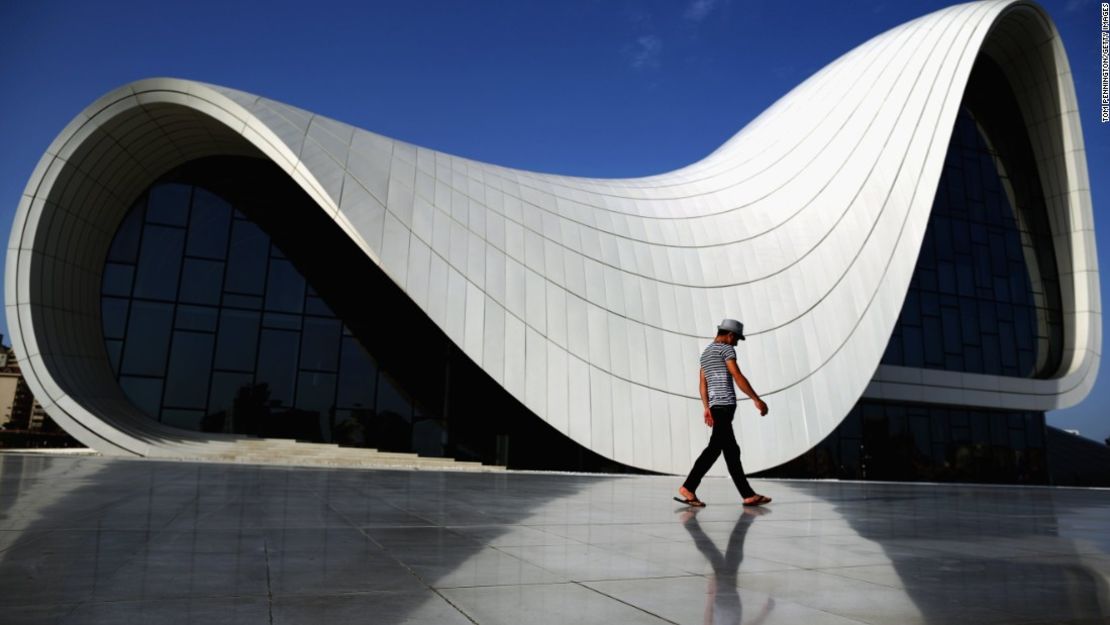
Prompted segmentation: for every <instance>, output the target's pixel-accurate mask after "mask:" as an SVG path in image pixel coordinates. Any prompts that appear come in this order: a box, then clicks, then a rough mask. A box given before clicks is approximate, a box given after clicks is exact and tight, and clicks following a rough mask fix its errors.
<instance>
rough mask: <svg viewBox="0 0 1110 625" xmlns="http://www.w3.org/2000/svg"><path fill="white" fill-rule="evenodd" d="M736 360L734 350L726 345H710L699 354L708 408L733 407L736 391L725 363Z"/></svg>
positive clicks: (714, 343) (713, 343) (715, 343)
mask: <svg viewBox="0 0 1110 625" xmlns="http://www.w3.org/2000/svg"><path fill="white" fill-rule="evenodd" d="M729 360H736V348H735V347H733V346H731V345H729V344H728V343H717V342H716V341H714V342H712V343H710V344H709V345H708V346H707V347H706V348H705V351H703V352H702V353H701V370H702V371H703V372H704V373H705V383H706V385H707V386H708V387H709V405H710V406H735V405H736V391H735V390H733V388H732V374H730V373H729V372H728V365H727V364H725V363H726V361H729Z"/></svg>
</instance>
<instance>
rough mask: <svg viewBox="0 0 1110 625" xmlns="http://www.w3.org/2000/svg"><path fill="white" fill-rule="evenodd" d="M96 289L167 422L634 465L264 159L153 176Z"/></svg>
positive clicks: (519, 461) (156, 415) (493, 455)
mask: <svg viewBox="0 0 1110 625" xmlns="http://www.w3.org/2000/svg"><path fill="white" fill-rule="evenodd" d="M101 302H102V313H103V329H104V337H105V347H106V349H107V352H108V357H109V360H110V362H111V365H112V368H113V371H114V372H115V374H116V377H117V379H118V381H119V383H120V386H121V388H122V389H123V391H124V393H125V394H126V395H127V396H128V397H129V398H130V399H131V401H132V402H133V403H134V404H135V405H136V406H138V407H139V408H140V409H141V410H143V411H144V412H146V414H148V415H150V417H151V418H153V419H157V420H159V421H161V422H163V423H165V424H167V425H171V426H174V427H178V428H183V429H189V430H200V431H209V432H226V433H238V434H247V435H257V436H265V437H277V438H296V439H298V440H305V441H313V442H330V443H337V444H341V445H347V446H361V447H372V448H376V449H381V450H386V451H402V452H416V453H419V454H422V455H426V456H446V457H454V458H458V459H463V460H478V461H482V462H487V463H496V464H503V465H508V466H511V467H514V468H541V469H542V468H549V469H586V470H607V471H625V470H627V468H626V467H623V466H621V465H619V464H617V463H613V462H611V461H608V460H606V459H604V458H601V457H600V456H598V455H596V454H594V453H592V452H590V451H589V450H586V449H585V448H582V447H581V446H579V445H577V444H576V443H574V442H572V441H570V440H569V439H567V438H566V437H565V436H563V435H561V434H559V433H558V432H556V431H555V430H554V429H553V428H551V427H550V426H548V425H547V424H546V423H544V422H543V421H542V420H540V419H539V418H538V417H536V416H535V415H533V414H532V413H531V412H529V411H528V410H527V409H526V408H524V406H522V405H521V404H520V403H519V402H517V401H516V400H515V399H513V398H512V397H511V396H509V395H508V394H507V393H506V392H505V391H504V390H503V389H501V388H500V386H499V385H497V383H496V382H494V381H493V380H492V379H491V378H489V376H488V375H486V374H485V373H484V372H483V371H481V369H480V368H478V367H477V366H476V365H474V364H473V363H472V362H471V361H470V360H469V359H468V358H466V356H465V355H463V354H461V353H460V352H459V351H458V350H457V349H456V348H454V347H453V345H452V343H451V341H450V340H449V339H447V337H446V336H444V335H443V333H442V332H441V331H440V330H439V328H438V327H436V326H435V324H434V323H432V321H431V320H430V319H428V318H427V316H426V315H425V314H424V313H423V312H422V311H420V310H419V309H418V308H417V307H416V305H415V304H413V303H412V301H411V300H409V298H408V297H406V296H405V295H404V294H403V293H402V292H401V291H400V289H399V288H398V287H397V286H396V285H394V284H393V283H392V282H391V281H390V280H389V279H388V278H387V277H386V276H385V275H384V274H383V273H382V272H381V271H380V270H379V269H378V268H377V267H376V266H375V265H374V264H373V263H372V261H370V260H369V259H368V258H367V257H366V255H365V254H363V253H362V251H361V250H359V249H358V248H357V247H356V246H355V245H354V243H352V242H351V241H350V240H349V239H348V238H347V237H346V236H345V235H343V234H342V233H341V232H339V231H338V229H337V228H336V227H335V224H334V223H333V222H332V221H331V220H330V219H329V218H328V217H327V216H326V215H325V214H324V213H323V211H321V210H320V209H319V207H318V206H316V204H315V203H314V202H313V201H312V200H311V199H310V198H308V197H307V196H306V195H305V194H304V192H303V191H302V190H301V189H300V188H298V187H297V186H296V185H295V183H293V182H292V180H290V179H289V177H288V176H287V175H285V174H284V173H283V172H281V171H280V170H279V169H278V168H277V167H276V166H274V165H273V164H272V163H268V162H265V161H261V160H257V159H247V158H231V157H220V158H209V159H202V160H200V161H195V162H192V163H189V164H187V165H185V166H183V167H181V168H179V169H178V170H176V171H174V172H171V173H170V174H168V175H166V176H165V177H163V178H162V179H160V180H159V181H158V182H157V183H155V184H154V185H152V186H151V187H150V188H149V189H148V190H147V191H146V192H145V193H144V194H143V195H142V196H141V197H139V198H138V199H137V200H136V202H135V204H134V206H133V207H132V209H131V210H130V212H129V213H128V214H127V216H126V217H125V219H124V221H123V223H122V224H121V225H120V227H119V230H118V232H117V234H116V236H115V239H114V240H113V242H112V245H111V248H110V250H109V254H108V258H107V259H106V263H105V267H104V274H103V280H102V297H101Z"/></svg>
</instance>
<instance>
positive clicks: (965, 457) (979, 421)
mask: <svg viewBox="0 0 1110 625" xmlns="http://www.w3.org/2000/svg"><path fill="white" fill-rule="evenodd" d="M1044 429H1045V423H1044V413H1041V412H1029V411H1004V410H979V409H969V408H960V407H950V406H931V405H927V404H898V403H892V402H881V401H873V400H861V401H860V402H859V403H857V404H856V406H855V408H853V409H852V411H851V412H850V413H848V416H846V417H845V418H844V421H843V422H841V424H840V426H838V427H837V429H836V430H834V431H833V433H832V434H830V435H829V436H828V437H827V438H826V439H825V440H824V441H822V442H821V443H820V444H818V445H817V446H816V447H814V448H813V449H811V450H809V451H808V452H806V453H805V454H803V455H802V456H801V457H799V458H797V459H795V460H793V461H791V462H789V463H787V464H785V465H783V466H781V467H777V468H775V469H771V470H770V471H766V472H764V473H763V474H762V475H765V476H772V477H798V478H840V479H853V480H899V481H914V480H928V481H937V482H989V483H1015V482H1016V483H1024V484H1045V483H1047V482H1048V467H1047V459H1046V456H1045V444H1044Z"/></svg>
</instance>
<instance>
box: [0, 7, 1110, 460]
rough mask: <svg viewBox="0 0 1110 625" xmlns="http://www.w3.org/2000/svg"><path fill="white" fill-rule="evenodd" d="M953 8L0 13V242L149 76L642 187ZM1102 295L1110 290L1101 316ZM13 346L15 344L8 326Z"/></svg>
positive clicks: (1070, 40)
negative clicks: (59, 153)
mask: <svg viewBox="0 0 1110 625" xmlns="http://www.w3.org/2000/svg"><path fill="white" fill-rule="evenodd" d="M948 4H950V3H947V2H935V1H925V0H914V1H905V2H869V1H861V0H847V1H845V2H840V3H836V4H835V7H836V10H833V6H834V5H832V4H830V3H827V2H816V1H794V2H775V3H766V2H755V1H754V0H731V1H729V0H692V1H682V2H679V1H677V0H655V1H644V2H633V1H630V0H628V1H625V0H593V1H586V0H583V1H575V0H571V1H562V2H555V1H551V2H519V1H505V2H496V1H482V2H457V1H454V0H426V1H420V2H396V3H393V2H390V3H386V2H373V1H371V2H365V3H356V2H335V1H333V0H316V1H314V2H211V1H208V0H197V1H194V2H188V3H185V2H177V1H170V2H150V1H149V0H142V1H112V0H106V1H105V2H100V3H78V2H74V1H68V2H67V1H59V0H42V1H39V2H0V96H2V97H0V137H3V138H4V144H3V149H2V150H0V237H2V238H3V240H4V241H5V242H6V241H7V240H8V236H9V232H10V228H11V222H12V218H13V216H14V212H15V208H16V205H17V204H18V201H19V197H20V195H21V193H22V192H23V187H24V185H25V184H26V182H27V178H28V176H29V175H30V174H31V171H32V170H33V169H34V167H35V165H36V163H37V162H38V159H39V157H40V156H41V155H42V153H43V151H44V150H45V149H46V148H47V146H48V145H49V144H50V142H51V141H52V140H53V138H54V136H55V135H56V134H57V133H58V132H59V131H60V130H61V129H62V128H63V127H64V126H65V125H66V124H67V123H68V122H69V120H70V119H71V118H72V117H73V116H74V115H76V114H77V113H78V112H80V111H81V110H82V109H83V108H84V107H85V106H87V105H88V104H89V103H91V102H92V101H93V100H95V99H96V98H97V97H99V96H100V95H103V94H104V93H106V92H108V91H109V90H111V89H113V88H115V87H117V86H119V85H122V84H125V83H128V82H131V81H133V80H138V79H140V78H149V77H154V76H173V77H179V78H188V79H193V80H199V81H204V82H210V83H215V84H220V85H225V86H228V87H233V88H236V89H241V90H243V91H247V92H250V93H255V94H259V95H263V96H266V97H269V98H273V99H275V100H278V101H280V102H284V103H287V104H292V105H294V106H298V107H301V108H304V109H307V110H309V111H312V112H314V113H318V114H321V115H325V116H328V117H332V118H334V119H337V120H339V121H342V122H345V123H348V124H352V125H354V126H358V127H360V128H365V129H367V130H371V131H374V132H378V133H381V134H384V135H387V136H390V137H393V138H396V139H401V140H404V141H408V142H410V143H414V144H417V145H421V146H425V147H428V148H432V149H435V150H440V151H443V152H448V153H452V154H457V155H460V156H465V157H468V158H474V159H477V160H481V161H485V162H490V163H496V164H499V165H506V166H509V167H516V168H521V169H529V170H535V171H542V172H551V173H559V174H569V175H581V176H590V177H629V176H642V175H647V174H654V173H660V172H665V171H669V170H671V169H675V168H677V167H680V166H683V165H687V164H689V163H692V162H694V161H696V160H698V159H700V158H702V157H703V156H705V155H707V154H708V153H710V152H712V151H713V150H714V149H715V148H716V147H718V146H719V145H720V144H722V143H724V142H725V141H726V140H727V139H728V138H729V137H731V136H732V135H734V134H735V133H736V132H738V131H739V130H740V129H741V128H742V127H743V126H744V125H745V124H747V123H748V122H749V121H751V120H752V119H753V118H754V117H755V116H757V115H758V114H759V113H761V112H762V111H763V110H764V109H766V108H767V107H768V106H770V105H771V104H772V103H773V102H774V101H775V100H777V99H778V98H780V97H781V96H783V95H785V94H786V93H787V92H788V91H789V90H790V89H792V88H793V87H794V86H796V85H798V84H799V83H801V82H802V81H803V80H805V79H806V78H807V77H809V76H810V75H811V74H813V73H814V72H816V71H817V70H819V69H821V68H822V67H823V66H825V65H827V64H828V63H830V62H832V61H833V60H835V59H836V58H837V57H839V56H840V55H842V54H844V53H845V52H847V51H848V50H850V49H852V48H853V47H855V46H857V45H859V44H861V43H863V42H864V41H866V40H867V39H870V38H871V37H873V36H875V35H877V34H879V33H881V32H883V31H885V30H887V29H889V28H892V27H895V26H897V25H899V24H902V23H904V22H906V21H908V20H910V19H913V18H915V17H918V16H920V15H924V14H926V13H929V12H931V11H934V10H936V9H939V8H942V7H944V6H947V5H948ZM1042 6H1044V7H1045V8H1046V9H1047V11H1048V12H1049V14H1050V15H1051V16H1052V18H1053V19H1054V20H1055V22H1056V25H1057V28H1058V29H1059V30H1060V32H1061V35H1062V37H1063V39H1064V44H1065V47H1066V48H1067V52H1068V58H1069V61H1070V63H1071V67H1072V72H1073V75H1074V77H1075V81H1076V90H1077V95H1078V98H1079V101H1080V103H1081V105H1080V115H1081V117H1082V120H1083V130H1084V138H1085V141H1086V148H1087V162H1088V167H1089V170H1090V174H1091V181H1092V197H1093V199H1094V205H1095V221H1096V232H1097V234H1098V246H1099V260H1100V266H1102V267H1104V268H1105V267H1110V260H1108V259H1110V226H1108V225H1107V223H1106V219H1105V216H1106V208H1105V206H1106V198H1107V193H1110V188H1108V185H1107V183H1106V182H1105V181H1104V180H1103V178H1105V177H1106V176H1105V173H1106V171H1107V165H1108V164H1110V134H1108V133H1110V124H1100V123H1099V119H1098V117H1099V116H1098V113H1099V109H1098V104H1099V101H1098V99H1099V60H1100V57H1099V49H1098V42H1099V4H1098V2H1096V1H1095V0H1046V1H1045V2H1043V3H1042ZM1098 229H1101V231H1099V230H1098ZM1106 283H1107V278H1106V277H1105V273H1104V275H1103V277H1102V284H1103V287H1102V292H1103V295H1104V298H1103V299H1104V300H1105V294H1106V287H1105V285H1106ZM1103 327H1104V330H1103V335H1104V336H1106V335H1107V333H1106V331H1105V327H1106V324H1105V320H1104V322H1103ZM0 332H3V334H4V335H5V343H6V342H7V334H8V332H7V324H6V320H0ZM1108 405H1110V374H1107V373H1106V367H1102V371H1101V372H1100V375H1099V378H1098V382H1097V383H1096V387H1095V389H1094V391H1092V393H1091V395H1090V396H1089V397H1088V398H1087V400H1086V401H1084V402H1083V403H1082V404H1080V405H1079V406H1076V407H1074V408H1071V409H1068V410H1063V411H1055V412H1052V413H1049V423H1050V424H1052V425H1056V426H1058V427H1065V428H1073V429H1078V430H1080V431H1081V432H1082V433H1083V434H1084V435H1085V436H1088V437H1090V438H1093V439H1096V440H1099V441H1102V440H1103V439H1105V438H1107V437H1110V409H1108V408H1106V406H1108Z"/></svg>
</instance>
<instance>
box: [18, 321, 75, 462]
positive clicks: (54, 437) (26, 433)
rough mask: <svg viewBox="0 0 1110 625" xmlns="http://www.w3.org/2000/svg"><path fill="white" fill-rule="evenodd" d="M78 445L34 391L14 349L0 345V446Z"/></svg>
mask: <svg viewBox="0 0 1110 625" xmlns="http://www.w3.org/2000/svg"><path fill="white" fill-rule="evenodd" d="M0 338H2V337H0ZM79 446H80V444H79V443H78V442H77V441H75V440H73V438H71V437H70V436H69V435H68V434H66V433H65V432H63V431H62V429H61V428H60V427H58V425H57V424H56V423H54V421H53V420H52V419H51V418H50V416H49V415H47V414H46V411H45V410H43V408H42V406H41V405H39V402H38V401H37V400H36V399H35V397H34V395H32V394H31V389H30V388H28V387H27V382H26V381H25V380H24V379H23V373H22V372H21V370H20V368H19V361H18V360H17V359H16V355H15V351H14V350H13V349H12V348H11V347H7V346H5V345H0V448H3V447H9V448H12V447H79Z"/></svg>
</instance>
